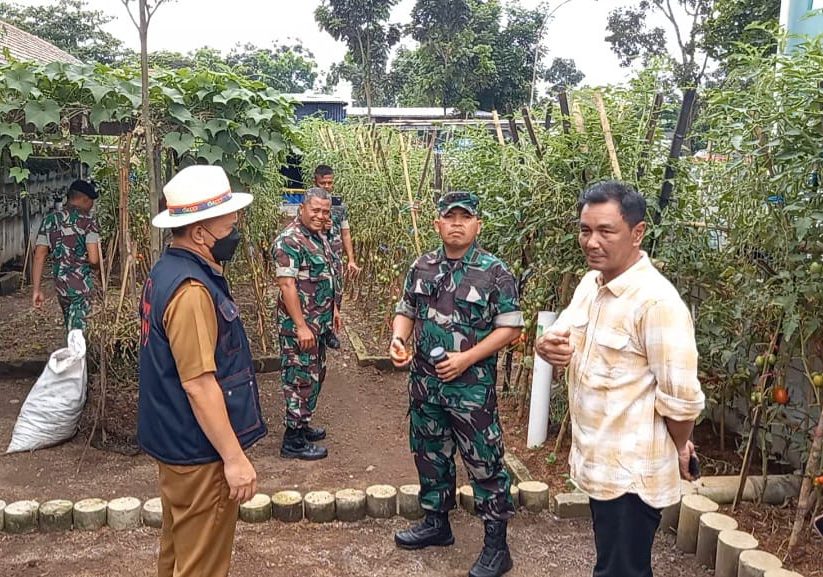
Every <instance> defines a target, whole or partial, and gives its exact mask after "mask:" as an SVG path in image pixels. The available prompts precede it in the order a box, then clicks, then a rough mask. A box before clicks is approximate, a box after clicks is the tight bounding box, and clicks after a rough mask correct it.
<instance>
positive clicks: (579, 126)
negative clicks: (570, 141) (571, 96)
mask: <svg viewBox="0 0 823 577" xmlns="http://www.w3.org/2000/svg"><path fill="white" fill-rule="evenodd" d="M572 119H573V120H574V128H575V129H576V130H577V132H579V133H580V134H581V135H584V134H586V123H585V122H583V113H582V112H581V111H580V104H578V103H577V101H575V102H573V103H572ZM580 150H582V151H583V152H589V146H588V145H587V144H586V143H585V141H584V142H582V143H581V144H580Z"/></svg>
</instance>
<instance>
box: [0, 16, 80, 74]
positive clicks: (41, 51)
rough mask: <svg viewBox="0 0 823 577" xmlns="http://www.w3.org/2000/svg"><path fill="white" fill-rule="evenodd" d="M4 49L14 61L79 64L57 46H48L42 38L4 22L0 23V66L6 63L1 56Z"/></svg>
mask: <svg viewBox="0 0 823 577" xmlns="http://www.w3.org/2000/svg"><path fill="white" fill-rule="evenodd" d="M6 49H8V51H9V53H10V54H11V56H12V57H13V58H15V59H16V60H22V61H27V62H38V63H40V64H49V63H50V62H67V63H71V64H79V63H80V61H79V60H78V59H77V58H75V57H74V56H72V55H71V54H69V53H68V52H64V51H63V50H60V49H59V48H58V47H57V46H54V45H53V44H49V43H48V42H46V41H45V40H43V39H42V38H38V37H37V36H34V35H33V34H29V33H28V32H24V31H22V30H20V29H19V28H17V27H15V26H12V25H11V24H7V23H6V22H0V64H5V63H6V58H5V56H4V54H3V53H4V51H5V50H6Z"/></svg>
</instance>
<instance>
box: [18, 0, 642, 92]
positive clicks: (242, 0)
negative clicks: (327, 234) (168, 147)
mask: <svg viewBox="0 0 823 577" xmlns="http://www.w3.org/2000/svg"><path fill="white" fill-rule="evenodd" d="M13 1H15V2H17V3H18V4H24V5H37V4H41V5H43V4H49V2H48V0H13ZM503 1H504V2H505V1H506V0H503ZM561 1H562V0H550V1H549V2H548V4H549V10H552V9H553V8H554V7H556V6H558V5H559V4H560V3H561ZM319 3H320V2H319V0H175V1H174V2H172V3H170V4H168V5H163V6H161V7H160V8H159V10H158V11H157V13H156V15H155V17H154V20H153V21H152V24H151V28H150V31H149V49H150V50H174V51H178V52H183V53H185V52H188V51H190V50H193V49H195V48H199V47H201V46H212V47H215V48H218V49H221V50H224V51H227V50H228V49H230V48H231V47H232V46H234V45H235V44H237V43H238V42H241V43H246V42H251V43H254V44H257V45H258V46H267V45H270V44H271V43H272V42H275V41H278V42H279V41H287V40H290V39H294V40H298V41H299V42H300V43H301V44H302V45H303V46H305V47H307V48H308V49H310V50H311V51H312V52H313V53H314V55H315V57H316V59H317V62H318V64H319V66H320V68H321V70H327V69H328V68H329V66H330V65H331V64H333V63H334V62H337V61H339V60H341V59H342V58H343V55H344V54H345V47H344V46H343V44H342V43H340V42H335V41H334V40H333V39H332V38H331V36H329V35H328V34H326V33H325V32H321V31H320V30H319V28H318V26H317V23H316V22H315V21H314V10H315V8H316V7H317V5H318V4H319ZM520 3H521V4H522V5H523V6H526V7H529V8H532V7H536V6H537V5H538V4H540V0H520ZM624 3H625V2H623V1H621V0H599V1H598V0H571V1H570V2H569V3H568V4H566V5H565V6H563V7H561V8H560V9H559V10H558V11H557V12H556V13H555V16H554V19H553V21H552V23H551V24H550V25H549V29H548V34H547V35H546V39H545V42H544V46H545V47H547V48H548V53H547V55H546V62H550V61H551V59H552V58H554V57H557V56H560V57H564V58H573V59H574V60H575V62H576V63H577V66H578V68H580V69H581V70H582V71H583V73H585V74H586V79H585V81H584V82H585V83H586V84H591V85H603V84H613V83H619V82H621V81H623V80H625V79H626V78H627V75H628V74H629V72H628V71H627V70H625V69H622V68H620V67H619V66H618V63H617V58H616V57H615V56H614V54H612V52H611V50H610V49H609V47H608V45H607V44H606V42H605V41H604V37H605V36H606V32H605V27H606V17H607V14H608V12H609V10H610V9H611V8H613V7H615V6H619V5H621V4H624ZM87 5H88V7H89V8H91V9H95V10H102V11H104V12H106V13H108V14H111V15H112V16H114V17H115V18H116V20H115V21H113V22H111V23H110V24H109V25H108V27H107V29H108V31H109V32H111V33H112V34H113V35H115V36H116V37H118V38H120V39H121V40H123V41H124V42H125V43H126V45H127V46H130V47H131V48H134V49H137V48H138V47H139V39H138V36H137V31H136V30H135V28H134V26H133V24H132V23H131V20H130V19H129V17H128V15H127V13H126V9H125V8H124V6H123V4H122V1H121V0H87ZM413 5H414V0H401V2H400V4H398V6H397V7H396V8H395V11H394V14H393V20H394V21H397V22H401V23H405V22H408V21H409V14H410V12H411V8H412V6H413ZM343 95H345V93H344V94H343Z"/></svg>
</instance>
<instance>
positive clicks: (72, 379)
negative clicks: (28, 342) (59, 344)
mask: <svg viewBox="0 0 823 577" xmlns="http://www.w3.org/2000/svg"><path fill="white" fill-rule="evenodd" d="M85 403H86V340H85V339H84V338H83V331H80V330H78V329H75V330H72V331H70V332H69V336H68V347H67V348H65V349H59V350H57V351H55V352H53V353H52V355H51V357H50V358H49V362H48V364H47V365H46V368H45V369H43V372H42V373H41V374H40V377H39V378H38V379H37V382H36V383H35V384H34V386H33V387H32V388H31V391H29V395H28V396H27V397H26V401H25V402H24V403H23V406H22V407H21V408H20V416H18V417H17V423H16V424H15V425H14V432H13V433H12V437H11V443H10V444H9V448H8V449H7V450H6V452H7V453H16V452H19V451H33V450H35V449H42V448H43V447H50V446H52V445H56V444H58V443H61V442H63V441H66V440H68V439H71V438H72V437H73V436H74V434H75V432H76V431H77V424H78V422H79V421H80V415H81V414H82V412H83V405H84V404H85Z"/></svg>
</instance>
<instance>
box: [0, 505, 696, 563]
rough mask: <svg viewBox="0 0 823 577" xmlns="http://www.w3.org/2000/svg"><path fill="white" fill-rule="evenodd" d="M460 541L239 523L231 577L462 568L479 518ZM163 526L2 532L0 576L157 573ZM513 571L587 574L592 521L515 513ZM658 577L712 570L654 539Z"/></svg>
mask: <svg viewBox="0 0 823 577" xmlns="http://www.w3.org/2000/svg"><path fill="white" fill-rule="evenodd" d="M452 517H453V521H454V523H453V527H454V530H455V534H456V539H457V541H456V543H455V545H454V546H453V547H449V548H445V549H444V548H434V549H431V550H426V551H420V552H409V551H402V550H399V549H397V548H396V547H395V546H394V543H393V541H392V535H393V533H394V531H396V530H397V529H399V528H402V527H403V526H404V525H405V524H406V521H404V520H403V519H398V518H395V519H391V520H387V521H375V520H369V521H363V522H359V523H354V524H350V525H344V524H341V523H332V524H329V525H311V524H309V523H307V522H305V521H304V522H302V523H299V524H296V525H285V524H282V523H267V524H263V525H242V524H241V525H239V527H238V531H237V540H236V542H235V552H234V560H233V564H232V570H231V575H232V576H233V577H241V576H247V575H259V576H261V577H263V576H265V577H280V576H282V577H287V576H288V577H291V576H293V575H302V576H305V577H405V576H407V575H416V576H425V577H457V576H464V575H466V573H467V572H468V569H469V567H470V566H471V564H472V563H473V562H474V560H475V558H476V557H477V554H478V553H479V550H480V547H481V541H482V538H483V537H482V525H481V523H480V522H479V520H477V519H475V518H472V517H470V516H469V515H467V514H466V513H463V512H459V513H455V514H454V515H453V516H452ZM158 534H159V531H157V530H152V529H140V530H137V531H131V532H125V533H115V532H113V531H110V530H108V529H106V530H103V531H99V532H96V533H80V532H73V533H68V534H64V535H59V536H57V535H32V536H22V537H10V536H7V535H3V536H0V552H1V553H0V575H4V576H5V577H41V576H44V575H59V576H60V577H92V576H94V577H98V576H100V575H124V576H135V577H149V576H151V575H154V574H155V573H154V563H155V560H156V555H157V547H158V539H159V537H158ZM509 543H510V546H511V549H512V554H513V556H514V561H515V567H514V569H513V570H512V571H511V572H510V573H509V574H508V575H511V576H512V577H527V576H528V577H533V576H537V575H557V576H562V577H589V576H590V575H591V571H592V563H593V558H594V546H593V543H592V538H591V527H590V524H589V523H588V522H587V521H558V520H556V519H554V518H553V517H551V516H550V515H548V514H545V513H544V514H541V515H530V514H522V515H519V516H518V517H515V519H514V520H513V521H512V524H511V531H510V537H509ZM654 570H655V576H656V577H681V576H682V577H686V576H689V577H693V576H700V575H708V573H706V572H705V571H703V570H702V569H701V568H700V567H699V566H698V565H697V563H696V562H695V560H694V557H693V556H688V555H683V554H681V553H679V552H678V551H677V550H676V549H675V547H674V539H673V538H672V537H671V536H661V537H660V538H658V540H657V543H656V545H655V550H654Z"/></svg>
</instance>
